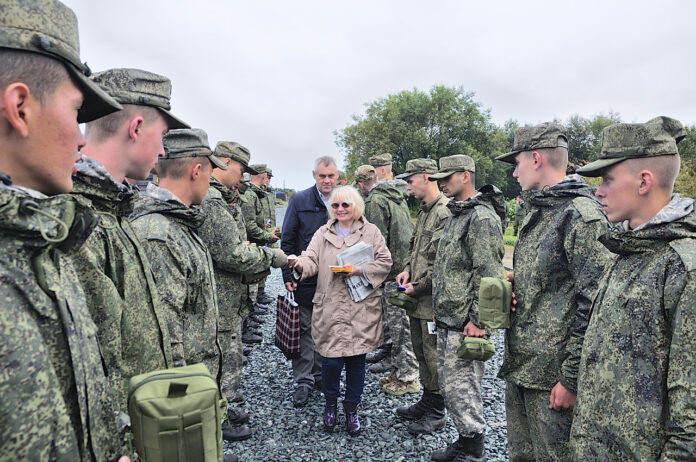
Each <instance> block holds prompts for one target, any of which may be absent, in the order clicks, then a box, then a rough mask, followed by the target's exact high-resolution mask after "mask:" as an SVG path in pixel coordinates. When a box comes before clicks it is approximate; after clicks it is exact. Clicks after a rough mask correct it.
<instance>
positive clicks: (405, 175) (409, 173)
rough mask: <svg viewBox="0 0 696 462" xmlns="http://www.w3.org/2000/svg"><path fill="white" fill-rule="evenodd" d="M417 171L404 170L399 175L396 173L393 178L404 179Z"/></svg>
mask: <svg viewBox="0 0 696 462" xmlns="http://www.w3.org/2000/svg"><path fill="white" fill-rule="evenodd" d="M417 173H418V172H406V173H402V174H401V175H396V176H395V177H394V178H396V179H397V180H405V179H406V178H408V177H410V176H413V175H416V174H417Z"/></svg>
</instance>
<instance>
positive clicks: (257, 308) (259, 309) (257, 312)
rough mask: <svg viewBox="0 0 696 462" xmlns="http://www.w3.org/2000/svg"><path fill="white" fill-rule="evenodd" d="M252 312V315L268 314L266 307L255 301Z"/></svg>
mask: <svg viewBox="0 0 696 462" xmlns="http://www.w3.org/2000/svg"><path fill="white" fill-rule="evenodd" d="M252 314H253V315H254V316H266V315H267V314H268V308H266V307H265V306H263V305H259V304H258V303H257V304H255V305H254V312H253V313H252Z"/></svg>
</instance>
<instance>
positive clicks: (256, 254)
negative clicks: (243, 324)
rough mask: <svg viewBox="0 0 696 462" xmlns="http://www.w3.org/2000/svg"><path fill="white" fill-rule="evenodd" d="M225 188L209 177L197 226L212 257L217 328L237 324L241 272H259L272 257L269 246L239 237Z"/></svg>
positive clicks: (243, 290) (241, 294)
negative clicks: (247, 242)
mask: <svg viewBox="0 0 696 462" xmlns="http://www.w3.org/2000/svg"><path fill="white" fill-rule="evenodd" d="M228 191H229V188H228V187H227V186H225V185H223V184H222V183H220V182H219V181H217V180H215V179H214V178H211V179H210V187H209V188H208V194H206V196H205V199H203V203H202V204H201V211H202V212H203V213H204V214H205V221H204V222H203V224H202V225H201V227H200V228H199V229H198V235H199V236H200V237H201V239H202V240H203V242H205V244H206V245H207V246H208V249H209V250H210V254H211V256H212V257H213V265H214V267H215V279H216V283H217V291H218V292H217V293H218V301H219V304H220V306H219V309H220V323H219V329H220V330H232V328H233V327H234V326H235V325H238V324H239V321H238V318H239V317H240V310H241V309H242V307H243V302H244V301H245V299H246V291H247V287H246V285H244V284H242V274H243V273H252V274H253V273H260V272H261V271H264V270H266V269H268V268H269V267H270V265H271V261H272V260H273V252H272V251H271V249H269V248H265V247H257V246H256V245H254V244H251V245H247V244H246V243H245V242H244V241H243V240H242V237H241V234H240V232H239V229H238V228H237V222H236V220H235V218H234V215H233V212H232V207H231V206H229V205H228V202H226V200H230V201H231V200H233V198H232V196H231V195H230V194H229V193H228ZM223 194H224V198H223ZM235 318H237V321H235Z"/></svg>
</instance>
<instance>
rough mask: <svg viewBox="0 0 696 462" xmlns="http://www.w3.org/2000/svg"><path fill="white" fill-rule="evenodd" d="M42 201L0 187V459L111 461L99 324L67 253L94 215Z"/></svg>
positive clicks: (112, 423) (71, 202) (74, 204)
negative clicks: (98, 337) (91, 315)
mask: <svg viewBox="0 0 696 462" xmlns="http://www.w3.org/2000/svg"><path fill="white" fill-rule="evenodd" d="M38 196H39V194H35V195H32V196H30V195H28V194H27V193H26V192H24V191H20V190H18V189H15V188H12V187H7V186H0V300H2V310H0V313H1V314H0V370H2V374H0V396H1V398H0V421H1V422H2V424H1V425H0V460H46V461H48V460H51V461H52V460H71V461H72V460H83V461H91V460H98V461H102V460H115V458H116V457H117V455H118V453H119V451H120V442H119V437H118V434H117V430H116V417H115V413H114V410H113V397H112V394H111V393H110V392H109V388H108V385H107V378H106V371H105V369H104V363H103V358H102V356H101V353H100V351H99V343H98V340H97V327H96V326H95V325H94V323H93V322H92V319H91V318H90V315H89V311H88V310H87V305H86V304H85V296H84V293H83V291H82V287H81V286H80V281H79V279H78V277H77V274H76V272H75V268H74V267H73V266H72V263H71V261H70V259H69V258H68V257H67V256H66V254H65V252H69V251H71V250H72V249H73V248H75V247H79V246H81V245H82V244H83V243H84V241H85V239H86V238H87V236H89V233H91V232H92V230H93V229H94V226H95V225H96V221H97V218H96V217H95V216H94V214H93V213H92V212H91V211H90V210H89V209H88V207H86V206H85V205H84V204H82V203H80V202H79V201H77V200H75V199H74V198H71V197H69V196H55V197H48V198H39V197H38Z"/></svg>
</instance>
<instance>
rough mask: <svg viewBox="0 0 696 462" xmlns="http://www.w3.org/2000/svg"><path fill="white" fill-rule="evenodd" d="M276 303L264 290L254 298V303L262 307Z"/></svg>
mask: <svg viewBox="0 0 696 462" xmlns="http://www.w3.org/2000/svg"><path fill="white" fill-rule="evenodd" d="M275 301H276V299H275V298H273V297H272V296H271V295H270V294H269V293H268V292H266V291H265V290H264V291H263V292H262V293H260V294H258V295H257V296H256V302H257V303H260V304H262V305H270V304H271V303H274V302H275Z"/></svg>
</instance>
